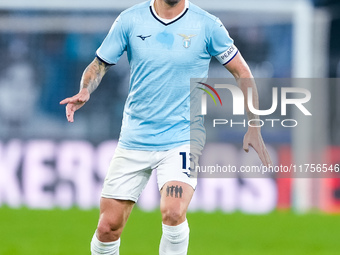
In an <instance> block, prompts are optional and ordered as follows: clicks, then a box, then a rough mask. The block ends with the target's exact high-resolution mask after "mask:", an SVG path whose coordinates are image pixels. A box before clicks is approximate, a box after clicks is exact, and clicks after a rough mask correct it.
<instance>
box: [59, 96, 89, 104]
mask: <svg viewBox="0 0 340 255" xmlns="http://www.w3.org/2000/svg"><path fill="white" fill-rule="evenodd" d="M85 101H86V99H85V97H84V96H82V95H79V94H78V95H75V96H73V97H69V98H66V99H64V100H63V101H61V102H60V104H69V103H71V104H77V103H84V102H85Z"/></svg>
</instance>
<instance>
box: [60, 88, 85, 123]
mask: <svg viewBox="0 0 340 255" xmlns="http://www.w3.org/2000/svg"><path fill="white" fill-rule="evenodd" d="M89 99H90V92H89V91H88V89H87V88H83V89H82V90H80V92H79V93H78V94H77V95H75V96H73V97H69V98H66V99H64V100H63V101H61V102H60V104H67V105H66V118H67V120H68V121H69V122H74V113H75V111H77V110H79V109H80V108H81V107H83V105H84V104H85V103H86V102H87V101H89Z"/></svg>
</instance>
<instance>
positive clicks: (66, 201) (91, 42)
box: [0, 0, 340, 255]
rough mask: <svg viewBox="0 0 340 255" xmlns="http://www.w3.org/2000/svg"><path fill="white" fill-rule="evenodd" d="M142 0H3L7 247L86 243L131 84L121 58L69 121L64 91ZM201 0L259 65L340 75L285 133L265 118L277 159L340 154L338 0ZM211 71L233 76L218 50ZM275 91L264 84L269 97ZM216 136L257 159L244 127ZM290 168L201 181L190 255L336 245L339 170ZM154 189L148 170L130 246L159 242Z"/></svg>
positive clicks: (0, 217)
mask: <svg viewBox="0 0 340 255" xmlns="http://www.w3.org/2000/svg"><path fill="white" fill-rule="evenodd" d="M139 2H141V1H140V0H125V1H116V0H111V1H108V0H97V1H89V0H83V1H66V0H58V1H57V0H50V1H41V0H31V1H24V0H1V1H0V56H1V60H2V61H0V254H1V255H3V254H6V255H14V254H20V255H26V254H89V251H88V250H89V249H88V248H89V242H90V239H91V237H92V234H93V231H94V229H95V227H96V222H97V218H98V203H99V194H100V190H101V185H102V181H103V179H104V177H105V173H106V170H107V166H108V163H109V161H110V159H111V157H112V154H113V152H114V149H115V146H116V143H117V138H118V136H119V131H120V125H121V118H122V111H123V106H124V101H125V98H126V95H127V92H128V81H129V67H128V62H127V59H126V56H125V55H124V56H123V57H122V59H121V60H120V62H119V64H118V65H117V66H115V67H113V68H111V70H110V71H109V72H108V74H107V75H106V76H105V77H104V79H103V81H102V84H101V86H100V87H99V88H98V90H97V91H96V93H95V94H93V96H92V98H91V100H90V102H89V103H88V104H87V105H86V106H85V107H84V108H83V109H82V110H81V111H79V112H77V114H76V122H75V123H74V124H69V123H67V121H66V119H65V116H64V115H65V114H64V113H65V109H64V107H62V106H60V105H59V101H60V100H62V99H63V98H65V97H68V96H71V95H73V94H74V93H76V92H77V91H78V89H79V81H80V77H81V74H82V72H83V70H84V69H85V67H86V66H87V65H88V63H90V61H92V59H93V58H94V56H95V55H94V54H95V51H96V49H97V48H98V47H99V45H100V43H101V41H102V40H103V39H104V37H105V35H106V33H107V32H108V30H109V29H110V26H111V24H112V22H113V21H114V19H115V18H116V17H117V15H118V14H119V13H120V12H121V11H122V10H124V9H126V8H128V7H130V6H132V5H133V4H136V3H139ZM192 2H193V3H195V4H197V5H199V6H200V7H202V8H204V9H206V10H208V11H210V12H211V13H213V14H215V15H217V16H218V17H220V19H221V20H222V22H223V23H224V24H225V25H226V27H227V28H228V30H229V32H230V34H231V36H232V37H233V39H234V40H235V43H236V45H237V46H238V48H239V49H240V51H241V52H242V54H243V56H244V58H245V59H246V60H247V62H248V64H249V65H250V67H251V69H252V71H253V74H254V76H255V77H257V78H332V79H328V80H327V82H326V83H327V84H323V86H319V87H317V88H315V90H313V91H312V95H318V103H317V105H316V106H315V107H317V108H318V111H317V114H318V119H316V120H315V119H314V122H313V121H311V122H307V123H305V124H302V125H301V127H300V128H296V129H289V130H288V131H287V130H282V129H275V130H274V131H273V130H269V129H268V130H267V129H263V136H264V139H265V141H266V144H268V148H269V150H270V153H271V155H272V156H273V158H274V159H275V162H276V163H278V164H283V165H289V164H291V162H299V160H301V158H306V157H308V155H307V154H306V153H305V152H304V149H307V150H308V149H309V148H310V147H313V146H316V145H319V147H321V148H322V150H321V152H320V154H322V155H327V163H328V164H337V163H340V131H339V126H340V104H339V101H338V98H337V96H340V87H339V86H340V84H338V83H339V82H338V80H337V79H335V78H340V44H339V43H340V32H339V31H340V1H338V0H314V1H308V0H306V1H304V0H271V1H269V0H258V1H251V0H249V1H248V0H239V1H236V0H230V1H229V0H224V1H222V0H210V1H204V0H192ZM210 77H215V78H222V77H225V78H227V77H230V75H229V74H228V73H227V72H226V71H225V70H224V69H223V67H221V66H220V64H219V63H218V62H217V61H215V60H214V59H213V60H212V63H211V69H210ZM323 83H325V82H323ZM267 92H268V91H267V90H266V89H262V88H259V93H260V98H261V104H262V103H264V104H267V102H266V97H265V93H267ZM263 101H264V102H263ZM269 103H270V102H269ZM305 125H307V128H306V126H305ZM221 137H222V138H220V139H219V146H221V151H223V150H224V152H225V153H227V154H228V155H232V156H230V157H232V158H233V160H235V162H245V161H247V160H248V161H249V158H250V159H251V158H255V157H256V155H255V154H254V153H250V154H249V155H246V156H245V154H244V153H243V152H242V149H241V141H242V132H239V133H235V132H233V133H231V132H230V131H228V130H227V129H226V130H225V133H224V134H223V135H222V136H221ZM320 145H322V146H320ZM204 155H205V157H209V149H208V148H207V151H206V152H205V154H204ZM250 161H251V160H250ZM293 177H294V176H292V177H291V178H262V179H242V178H235V179H230V178H224V179H211V178H202V179H200V180H199V186H198V189H197V193H196V194H195V197H194V199H193V201H192V204H191V206H190V214H189V216H188V218H189V221H190V222H191V229H192V235H191V240H192V241H191V243H192V245H191V247H190V250H189V254H250V253H251V254H339V252H340V243H339V241H338V239H337V236H338V234H339V233H340V216H338V215H339V214H340V179H339V173H337V174H336V173H334V174H333V175H331V176H327V177H329V178H319V179H316V178H310V179H306V178H303V179H302V178H300V179H294V178H293ZM158 199H159V195H158V191H157V186H156V180H155V177H154V176H153V177H152V178H151V180H150V183H149V184H148V186H147V188H146V190H145V191H144V193H143V195H142V197H141V198H140V200H139V203H138V205H137V207H138V208H137V209H136V210H135V211H134V212H133V214H132V216H131V219H130V220H129V222H128V226H127V229H126V231H125V232H124V238H123V239H122V250H121V253H122V254H157V247H158V243H159V239H160V232H161V228H160V219H161V218H160V214H159V212H158V211H157V209H158V205H159V201H158Z"/></svg>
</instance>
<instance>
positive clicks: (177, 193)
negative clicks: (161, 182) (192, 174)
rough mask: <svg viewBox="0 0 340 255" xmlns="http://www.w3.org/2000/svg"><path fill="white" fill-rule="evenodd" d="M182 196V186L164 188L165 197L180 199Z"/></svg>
mask: <svg viewBox="0 0 340 255" xmlns="http://www.w3.org/2000/svg"><path fill="white" fill-rule="evenodd" d="M182 195H183V188H182V186H178V185H176V186H167V187H166V196H167V197H169V196H170V197H175V198H182Z"/></svg>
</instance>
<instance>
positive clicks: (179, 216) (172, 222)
mask: <svg viewBox="0 0 340 255" xmlns="http://www.w3.org/2000/svg"><path fill="white" fill-rule="evenodd" d="M161 212H162V220H163V223H164V224H166V225H169V226H177V225H179V224H180V223H182V222H183V221H184V220H185V217H186V212H185V211H184V210H181V209H180V208H178V207H170V208H168V207H163V208H162V209H161Z"/></svg>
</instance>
